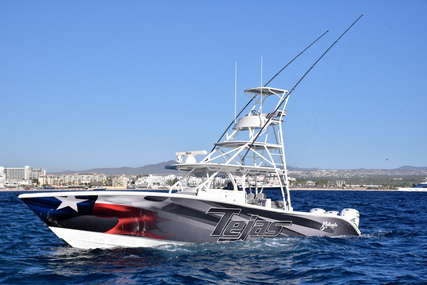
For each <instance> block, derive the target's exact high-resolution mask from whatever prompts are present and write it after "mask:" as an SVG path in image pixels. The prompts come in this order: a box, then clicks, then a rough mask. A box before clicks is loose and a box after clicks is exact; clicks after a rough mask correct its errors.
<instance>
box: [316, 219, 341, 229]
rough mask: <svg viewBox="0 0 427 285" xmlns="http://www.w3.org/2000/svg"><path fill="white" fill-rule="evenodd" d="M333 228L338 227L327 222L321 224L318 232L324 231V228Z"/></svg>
mask: <svg viewBox="0 0 427 285" xmlns="http://www.w3.org/2000/svg"><path fill="white" fill-rule="evenodd" d="M335 227H338V225H337V223H331V222H328V221H324V222H323V224H322V226H321V227H320V230H321V231H324V230H325V229H326V228H331V229H333V228H335Z"/></svg>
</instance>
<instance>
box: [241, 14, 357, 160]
mask: <svg viewBox="0 0 427 285" xmlns="http://www.w3.org/2000/svg"><path fill="white" fill-rule="evenodd" d="M364 14H365V13H363V14H362V15H360V16H359V18H357V20H356V21H354V22H353V24H351V25H350V27H348V28H347V30H345V31H344V33H342V34H341V35H340V36H339V37H338V39H337V40H336V41H335V42H334V43H333V44H332V45H331V46H330V47H329V48H328V49H327V50H326V51H325V52H324V53H323V54H322V55H321V56H320V57H319V58H318V59H317V60H316V62H315V63H314V64H313V65H312V66H311V67H310V68H309V69H308V70H307V71H306V73H304V75H303V76H302V77H301V78H300V80H298V82H297V83H296V84H295V85H294V87H292V89H291V91H289V93H288V95H286V97H285V98H284V99H283V100H282V102H281V103H280V104H279V105H278V106H277V107H276V109H275V110H274V112H273V113H271V114H269V115H268V116H267V122H265V124H264V125H263V126H262V128H261V129H260V131H259V132H258V134H257V135H256V136H255V139H253V140H252V143H251V144H250V145H249V147H248V149H247V150H246V153H245V155H244V156H243V157H242V163H243V164H245V158H246V155H247V154H248V152H249V150H250V149H251V148H252V147H253V145H254V143H255V141H256V140H257V139H258V137H259V136H260V135H261V133H262V132H263V131H264V129H265V127H266V126H267V125H268V124H269V123H270V121H271V119H272V118H273V115H272V114H274V113H276V112H277V110H279V109H280V108H281V107H282V105H283V103H284V102H286V100H287V99H288V98H289V95H291V93H292V91H294V90H295V88H296V87H297V86H298V85H299V84H300V82H301V81H302V80H303V79H304V77H306V76H307V74H308V73H309V72H310V71H311V70H312V69H313V68H314V66H315V65H316V64H317V63H318V62H319V61H320V60H321V59H322V58H323V57H324V56H325V54H327V53H328V51H329V50H330V49H331V48H332V47H333V46H334V45H335V44H336V43H337V42H338V41H339V40H340V39H341V38H342V37H343V36H344V35H345V34H346V33H347V32H348V30H350V29H351V28H352V27H353V26H354V24H356V23H357V21H359V19H360V18H362V16H363V15H364Z"/></svg>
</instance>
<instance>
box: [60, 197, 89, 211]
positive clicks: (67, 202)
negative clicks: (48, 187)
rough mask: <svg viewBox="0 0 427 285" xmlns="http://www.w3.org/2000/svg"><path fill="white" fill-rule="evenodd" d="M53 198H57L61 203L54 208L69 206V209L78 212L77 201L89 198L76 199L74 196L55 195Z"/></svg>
mask: <svg viewBox="0 0 427 285" xmlns="http://www.w3.org/2000/svg"><path fill="white" fill-rule="evenodd" d="M55 198H56V199H58V200H59V201H61V204H60V205H59V206H58V208H56V209H57V210H59V209H62V208H66V207H70V208H71V209H73V210H74V211H76V212H78V209H77V204H78V203H81V202H84V201H88V200H89V199H77V198H76V197H74V196H67V197H55Z"/></svg>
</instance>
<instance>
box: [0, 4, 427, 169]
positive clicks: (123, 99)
mask: <svg viewBox="0 0 427 285" xmlns="http://www.w3.org/2000/svg"><path fill="white" fill-rule="evenodd" d="M362 13H365V15H364V17H362V19H361V20H360V21H359V22H358V23H357V24H356V25H355V26H354V27H353V29H352V30H350V31H349V32H348V33H347V34H346V35H345V36H344V37H343V38H342V39H341V40H340V41H339V42H338V44H337V45H335V47H334V48H333V49H332V50H331V51H330V52H329V53H328V54H327V56H325V58H324V59H323V60H322V61H321V62H320V63H319V64H318V65H317V66H316V67H315V68H314V69H313V71H312V72H311V73H310V74H309V75H308V76H307V77H306V78H305V79H304V81H303V82H302V83H301V84H300V85H299V86H298V88H297V89H296V90H295V91H294V92H293V93H292V95H291V97H290V101H289V104H288V108H287V109H288V116H287V118H286V122H285V125H284V127H285V147H286V150H287V160H288V165H291V166H299V167H319V168H325V169H339V168H372V169H375V168H397V167H400V166H403V165H412V166H427V151H426V145H427V143H426V142H427V128H426V125H427V124H426V123H427V117H426V111H425V110H426V106H427V83H426V75H427V36H426V35H427V1H416V0H414V1H403V0H402V1H282V0H281V1H105V0H102V1H4V0H3V1H0V66H1V67H0V105H1V107H0V119H1V121H2V128H1V129H2V132H1V133H2V135H1V140H0V165H1V166H5V167H23V166H24V165H29V166H30V167H32V168H45V169H46V170H47V171H48V172H55V171H63V170H83V169H90V168H98V167H122V166H129V167H138V166H143V165H146V164H152V163H158V162H163V161H167V160H171V159H175V152H177V151H187V150H201V149H205V150H210V149H211V148H212V146H213V143H214V142H215V141H216V140H217V139H218V138H219V136H220V135H221V133H222V132H223V130H224V129H225V127H226V126H227V125H228V123H229V122H230V121H231V120H232V118H233V116H234V67H235V62H237V65H238V67H237V69H238V72H237V89H238V99H237V107H238V108H239V107H241V106H243V105H244V104H245V103H246V101H247V98H246V97H245V96H244V94H243V90H244V89H247V88H250V87H256V86H259V85H261V77H262V80H263V83H265V82H267V81H268V80H269V79H270V78H271V77H272V76H273V75H274V74H276V72H278V71H279V70H280V69H281V68H282V67H283V66H284V65H285V64H286V63H287V62H288V61H289V60H291V59H292V58H293V57H294V56H296V55H297V54H298V53H299V52H300V51H302V50H303V49H304V48H305V47H306V46H307V45H308V44H310V43H311V42H312V41H313V40H314V39H316V38H317V37H318V36H320V35H321V34H322V33H323V32H325V31H326V30H329V33H328V34H327V35H325V36H324V37H323V38H322V39H321V40H320V41H319V42H318V43H317V44H316V45H315V46H313V47H312V48H311V49H310V50H308V51H307V52H306V53H305V54H304V56H303V57H302V58H299V59H298V60H297V61H296V62H295V63H294V64H293V65H291V66H290V67H289V68H287V69H286V70H285V71H284V72H283V73H282V74H281V75H280V76H278V77H277V78H276V79H275V80H274V81H273V82H272V83H271V84H270V85H269V86H272V87H276V88H282V89H288V90H290V89H291V88H292V86H293V85H294V84H295V83H296V82H297V81H298V79H299V78H300V77H301V76H302V75H303V74H304V72H305V71H306V70H307V69H308V68H309V67H310V66H311V64H312V63H313V62H314V61H315V60H316V59H317V57H319V56H320V55H321V54H322V53H323V51H324V50H326V49H327V47H328V46H329V45H330V44H332V43H333V42H334V41H335V40H336V38H337V37H338V36H339V35H340V34H341V33H342V32H343V31H344V30H345V29H346V28H347V27H348V26H349V25H350V24H351V23H352V22H353V21H354V20H355V19H357V17H359V16H360V15H361V14H362ZM261 57H262V58H263V68H262V69H263V73H262V76H261Z"/></svg>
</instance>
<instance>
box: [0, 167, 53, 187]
mask: <svg viewBox="0 0 427 285" xmlns="http://www.w3.org/2000/svg"><path fill="white" fill-rule="evenodd" d="M45 174H46V170H44V169H42V168H40V169H32V168H30V167H29V166H28V165H27V166H25V167H23V168H17V167H3V166H0V188H4V187H19V186H31V185H32V179H38V178H39V177H40V176H41V175H45Z"/></svg>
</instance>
